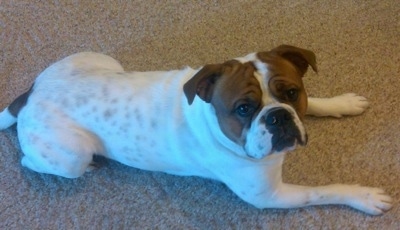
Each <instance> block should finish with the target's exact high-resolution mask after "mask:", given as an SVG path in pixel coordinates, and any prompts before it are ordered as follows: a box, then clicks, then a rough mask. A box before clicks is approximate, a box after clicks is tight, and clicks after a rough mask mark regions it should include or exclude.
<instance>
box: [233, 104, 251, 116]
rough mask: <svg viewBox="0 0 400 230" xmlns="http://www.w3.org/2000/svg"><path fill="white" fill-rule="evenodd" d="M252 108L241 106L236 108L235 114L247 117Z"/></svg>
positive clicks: (247, 105) (245, 105)
mask: <svg viewBox="0 0 400 230" xmlns="http://www.w3.org/2000/svg"><path fill="white" fill-rule="evenodd" d="M253 112H254V108H253V107H252V106H251V105H249V104H241V105H239V106H238V107H237V108H236V113H237V114H239V116H241V117H248V116H250V115H252V114H253Z"/></svg>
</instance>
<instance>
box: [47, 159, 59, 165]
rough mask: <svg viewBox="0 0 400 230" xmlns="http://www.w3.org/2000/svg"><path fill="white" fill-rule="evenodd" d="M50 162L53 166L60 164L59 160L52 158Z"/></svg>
mask: <svg viewBox="0 0 400 230" xmlns="http://www.w3.org/2000/svg"><path fill="white" fill-rule="evenodd" d="M49 164H50V165H53V166H59V165H60V164H59V163H58V162H57V161H53V160H50V161H49Z"/></svg>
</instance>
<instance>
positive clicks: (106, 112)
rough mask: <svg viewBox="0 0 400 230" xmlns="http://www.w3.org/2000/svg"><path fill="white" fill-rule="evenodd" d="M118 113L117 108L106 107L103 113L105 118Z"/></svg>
mask: <svg viewBox="0 0 400 230" xmlns="http://www.w3.org/2000/svg"><path fill="white" fill-rule="evenodd" d="M116 113H117V110H116V109H106V110H105V111H104V113H103V115H104V118H105V119H109V118H111V117H112V116H114V114H116Z"/></svg>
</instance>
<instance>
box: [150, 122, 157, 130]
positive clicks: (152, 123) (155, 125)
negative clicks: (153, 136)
mask: <svg viewBox="0 0 400 230" xmlns="http://www.w3.org/2000/svg"><path fill="white" fill-rule="evenodd" d="M150 126H151V128H153V129H156V128H157V121H156V120H151V122H150Z"/></svg>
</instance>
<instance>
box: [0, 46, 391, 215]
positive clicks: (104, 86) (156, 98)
mask: <svg viewBox="0 0 400 230" xmlns="http://www.w3.org/2000/svg"><path fill="white" fill-rule="evenodd" d="M308 66H311V67H312V69H313V70H314V71H316V70H317V66H316V61H315V55H314V53H313V52H311V51H308V50H304V49H300V48H296V47H292V46H287V45H283V46H279V47H277V48H275V49H272V50H271V51H268V52H259V53H252V54H249V55H247V56H245V57H243V58H236V59H234V60H231V61H227V62H225V63H222V64H211V65H206V66H204V67H202V68H200V69H192V68H189V67H187V68H185V69H183V70H172V71H155V72H125V71H124V69H123V68H122V67H121V65H120V64H119V63H118V62H117V61H116V60H114V59H113V58H111V57H109V56H105V55H103V54H97V53H78V54H75V55H72V56H69V57H67V58H65V59H63V60H61V61H59V62H57V63H55V64H53V65H51V66H50V67H48V68H47V69H46V70H45V71H44V72H42V73H41V74H40V75H39V77H38V78H37V79H36V81H35V83H34V84H33V86H32V87H31V89H30V90H29V91H28V92H26V93H25V94H23V95H21V96H20V97H18V98H17V99H16V100H15V101H14V102H12V103H11V104H10V106H9V107H8V108H6V109H5V110H4V111H3V112H2V113H1V114H0V129H5V128H7V127H9V126H11V125H12V124H14V123H15V122H18V125H17V129H18V138H19V141H20V144H21V149H22V151H23V153H24V156H23V158H22V165H23V166H26V167H28V168H30V169H32V170H34V171H37V172H41V173H49V174H55V175H59V176H63V177H68V178H76V177H79V176H81V175H82V174H84V173H85V171H88V170H90V169H92V168H93V167H92V163H93V156H94V155H102V156H105V157H107V158H110V159H113V160H116V161H118V162H121V163H123V164H126V165H129V166H132V167H136V168H140V169H145V170H153V171H160V172H166V173H171V174H176V175H188V176H189V175H194V176H201V177H206V178H211V179H215V180H219V181H222V182H223V183H225V184H226V185H227V186H228V187H229V188H230V189H232V191H233V192H235V193H236V194H237V195H238V196H239V197H241V198H242V199H243V200H245V201H247V202H248V203H250V204H252V205H254V206H256V207H258V208H295V207H303V206H308V205H322V204H345V205H349V206H352V207H354V208H356V209H359V210H361V211H364V212H367V213H369V214H373V215H378V214H382V213H383V212H384V211H386V210H388V209H390V208H391V198H390V197H389V196H388V195H386V194H385V193H384V192H383V190H381V189H377V188H369V187H361V186H357V185H340V184H335V185H328V186H322V187H305V186H298V185H291V184H286V183H283V182H282V176H281V170H282V163H283V159H284V156H285V153H286V152H287V151H290V150H293V149H295V147H296V146H297V145H305V144H306V143H307V134H306V131H305V129H304V126H303V124H302V120H303V119H304V116H305V115H306V114H311V115H316V116H335V117H340V116H342V115H357V114H360V113H362V112H363V111H364V110H365V109H366V108H367V106H368V102H367V101H366V99H365V98H364V97H360V96H356V95H355V94H344V95H341V96H337V97H333V98H326V99H321V98H307V95H306V91H305V89H304V86H303V82H302V77H303V75H304V74H305V73H306V71H307V68H308Z"/></svg>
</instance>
